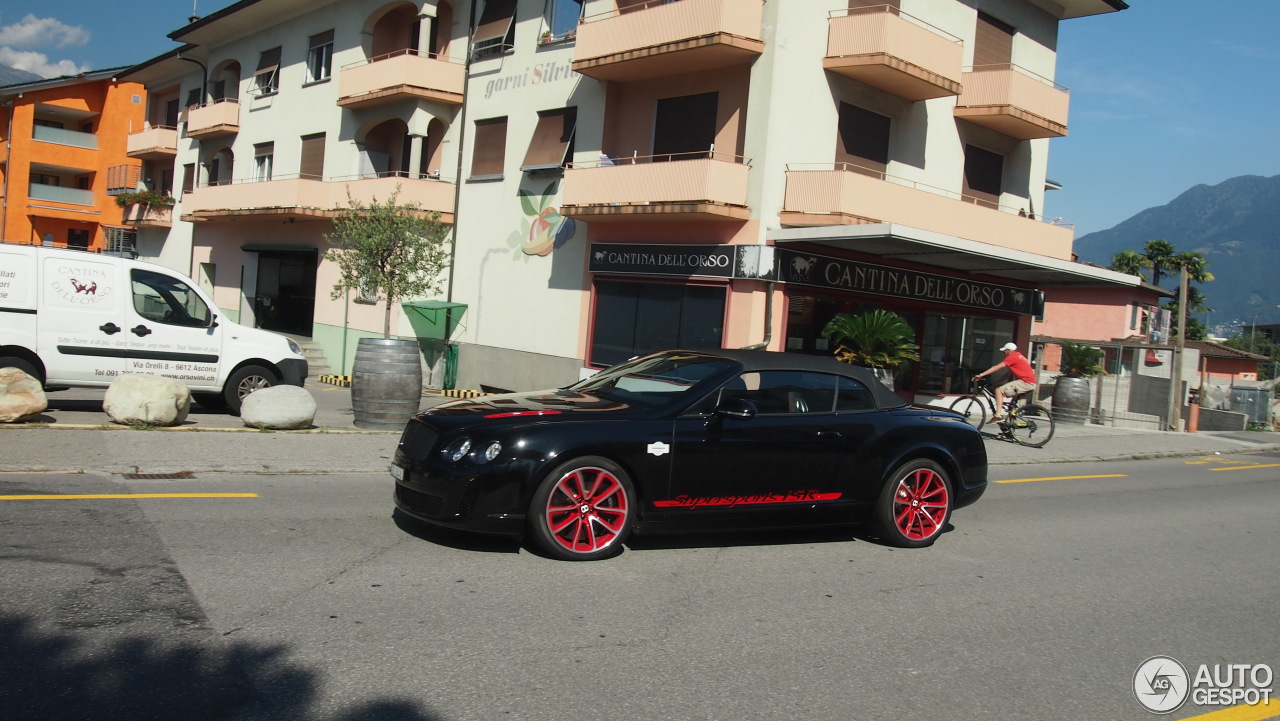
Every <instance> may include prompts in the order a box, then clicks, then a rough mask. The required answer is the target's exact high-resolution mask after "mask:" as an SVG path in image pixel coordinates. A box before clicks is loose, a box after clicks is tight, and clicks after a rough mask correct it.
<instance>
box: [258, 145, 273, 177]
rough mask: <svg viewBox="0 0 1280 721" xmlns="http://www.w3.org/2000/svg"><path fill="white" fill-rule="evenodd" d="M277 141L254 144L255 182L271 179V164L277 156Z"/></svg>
mask: <svg viewBox="0 0 1280 721" xmlns="http://www.w3.org/2000/svg"><path fill="white" fill-rule="evenodd" d="M275 153H276V144H275V143H258V144H257V145H255V146H253V182H255V183H262V182H266V181H268V180H271V165H272V162H273V160H274V158H275Z"/></svg>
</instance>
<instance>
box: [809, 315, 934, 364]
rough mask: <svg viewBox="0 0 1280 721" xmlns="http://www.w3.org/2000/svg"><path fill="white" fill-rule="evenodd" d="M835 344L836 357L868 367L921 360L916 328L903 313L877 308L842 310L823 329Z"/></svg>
mask: <svg viewBox="0 0 1280 721" xmlns="http://www.w3.org/2000/svg"><path fill="white" fill-rule="evenodd" d="M822 336H823V337H824V338H826V339H827V340H829V341H831V342H832V343H835V344H836V360H839V361H843V362H845V363H849V364H852V365H860V366H868V367H871V368H897V367H898V366H900V365H902V364H903V363H906V362H907V361H918V360H920V354H919V353H918V352H917V351H919V349H920V346H918V345H916V344H915V343H914V342H913V341H914V340H915V337H916V333H915V329H913V328H912V327H911V325H910V324H909V323H907V321H905V320H903V318H902V316H900V315H898V314H897V313H893V312H891V311H887V310H883V309H879V308H877V309H876V310H869V311H866V312H864V313H858V314H856V315H855V314H853V313H841V314H840V315H837V316H836V317H834V318H832V319H831V320H830V321H829V322H828V323H827V325H826V327H825V328H823V329H822Z"/></svg>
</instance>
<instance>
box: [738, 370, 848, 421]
mask: <svg viewBox="0 0 1280 721" xmlns="http://www.w3.org/2000/svg"><path fill="white" fill-rule="evenodd" d="M836 380H837V376H833V375H831V374H829V373H811V372H807V371H760V372H750V373H743V374H742V375H740V376H738V377H736V378H734V379H733V380H731V381H729V382H728V383H726V384H725V385H724V387H723V388H722V389H721V395H720V398H721V400H725V399H729V398H741V399H743V400H747V401H751V403H753V404H755V407H756V411H757V412H759V413H762V414H769V413H830V412H831V411H832V409H833V408H834V406H835V391H836Z"/></svg>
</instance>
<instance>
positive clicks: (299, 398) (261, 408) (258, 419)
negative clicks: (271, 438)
mask: <svg viewBox="0 0 1280 721" xmlns="http://www.w3.org/2000/svg"><path fill="white" fill-rule="evenodd" d="M315 417H316V399H315V398H313V397H311V392H310V391H308V390H307V389H306V388H299V387H298V386H283V385H282V386H272V387H270V388H262V389H260V390H256V391H254V392H252V393H250V394H249V395H247V396H245V397H244V400H243V401H241V402H240V420H242V421H244V424H245V425H246V426H249V427H250V428H268V429H271V430H279V431H294V430H302V429H306V428H310V427H311V424H312V421H314V420H315Z"/></svg>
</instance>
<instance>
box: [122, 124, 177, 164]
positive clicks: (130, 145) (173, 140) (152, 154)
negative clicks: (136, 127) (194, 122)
mask: <svg viewBox="0 0 1280 721" xmlns="http://www.w3.org/2000/svg"><path fill="white" fill-rule="evenodd" d="M125 152H126V154H128V156H129V157H130V158H138V159H141V160H170V159H172V158H175V157H177V155H178V129H177V128H169V127H165V126H163V125H155V126H152V125H148V126H147V127H146V129H144V130H142V131H140V132H137V133H130V134H129V137H128V139H127V140H126V145H125Z"/></svg>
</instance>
